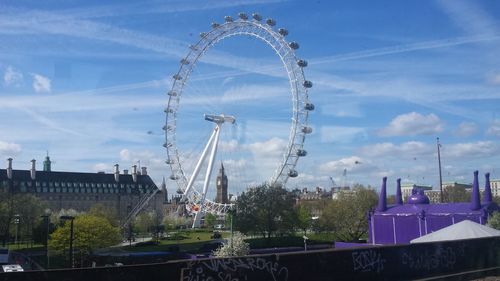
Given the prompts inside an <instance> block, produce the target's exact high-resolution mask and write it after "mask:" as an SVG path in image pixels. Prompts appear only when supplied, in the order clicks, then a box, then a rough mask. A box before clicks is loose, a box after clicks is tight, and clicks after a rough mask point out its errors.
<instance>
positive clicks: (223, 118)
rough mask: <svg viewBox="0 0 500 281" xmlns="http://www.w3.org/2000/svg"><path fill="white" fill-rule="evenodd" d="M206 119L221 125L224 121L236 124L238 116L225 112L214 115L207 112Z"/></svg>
mask: <svg viewBox="0 0 500 281" xmlns="http://www.w3.org/2000/svg"><path fill="white" fill-rule="evenodd" d="M205 120H207V121H210V122H214V123H216V124H217V125H220V124H222V123H226V122H227V123H231V124H234V123H235V122H236V118H234V116H225V115H224V114H221V115H212V114H205Z"/></svg>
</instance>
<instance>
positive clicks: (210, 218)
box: [205, 213, 217, 229]
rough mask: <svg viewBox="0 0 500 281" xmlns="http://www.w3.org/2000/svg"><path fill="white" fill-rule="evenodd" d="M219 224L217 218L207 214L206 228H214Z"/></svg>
mask: <svg viewBox="0 0 500 281" xmlns="http://www.w3.org/2000/svg"><path fill="white" fill-rule="evenodd" d="M216 222H217V217H216V216H215V215H214V214H211V213H206V214H205V227H207V228H210V229H212V228H214V225H215V223H216Z"/></svg>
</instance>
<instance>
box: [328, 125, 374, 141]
mask: <svg viewBox="0 0 500 281" xmlns="http://www.w3.org/2000/svg"><path fill="white" fill-rule="evenodd" d="M320 132H321V142H323V143H325V142H337V143H350V142H352V141H353V140H355V139H362V138H365V137H366V130H365V129H364V128H360V127H342V126H323V127H321V129H320Z"/></svg>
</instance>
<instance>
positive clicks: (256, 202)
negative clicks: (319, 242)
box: [233, 184, 296, 238]
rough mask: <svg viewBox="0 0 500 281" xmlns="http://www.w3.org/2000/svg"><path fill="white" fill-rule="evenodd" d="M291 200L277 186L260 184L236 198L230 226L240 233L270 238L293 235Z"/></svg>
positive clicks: (292, 202)
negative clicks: (291, 232) (276, 235)
mask: <svg viewBox="0 0 500 281" xmlns="http://www.w3.org/2000/svg"><path fill="white" fill-rule="evenodd" d="M294 204H295V199H294V197H293V194H292V193H291V192H289V191H287V190H286V189H284V188H283V187H282V186H280V185H269V184H262V185H259V186H256V187H252V188H249V189H248V190H247V191H245V192H243V193H242V194H241V196H239V197H238V200H237V202H236V205H237V210H236V213H235V216H234V219H233V225H234V226H235V228H236V229H238V230H239V231H241V232H243V233H260V234H261V235H262V236H264V237H268V238H269V237H271V236H272V235H273V234H275V233H277V232H281V233H283V232H288V231H293V225H294V223H295V221H294V220H295V219H296V216H295V210H294Z"/></svg>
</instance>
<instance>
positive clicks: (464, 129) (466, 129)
mask: <svg viewBox="0 0 500 281" xmlns="http://www.w3.org/2000/svg"><path fill="white" fill-rule="evenodd" d="M477 130H478V127H477V124H476V123H474V122H462V123H460V125H458V128H457V129H456V130H455V134H456V135H457V136H461V137H469V136H472V135H473V134H475V133H476V132H477Z"/></svg>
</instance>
